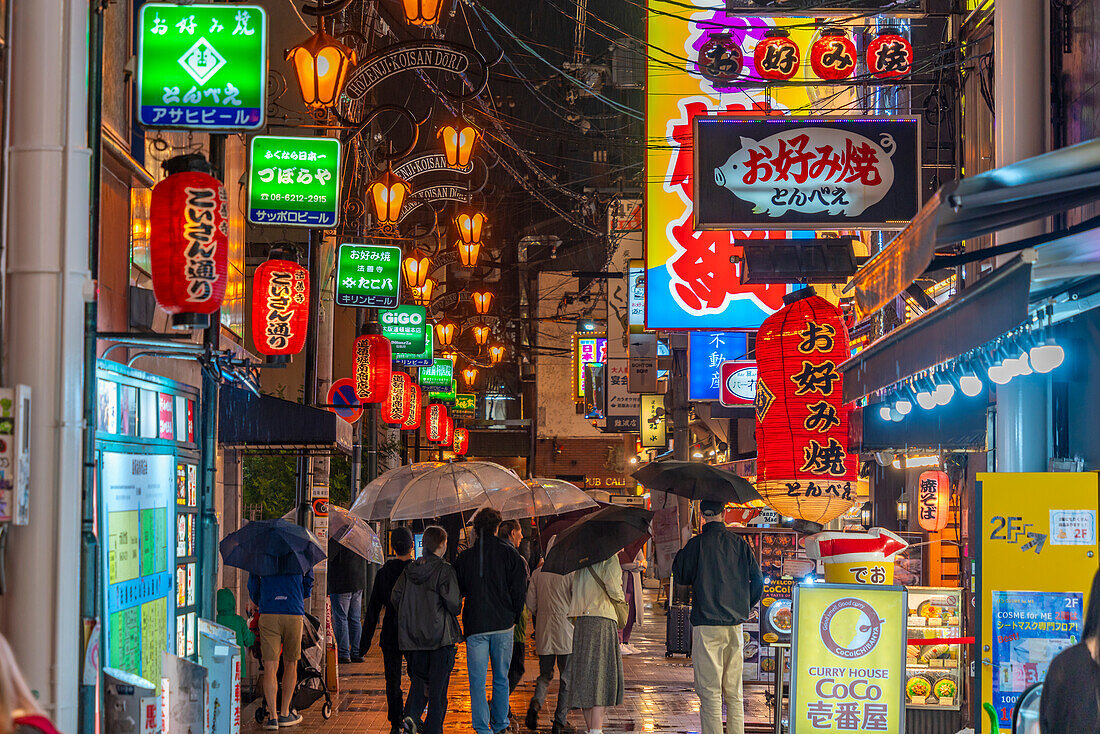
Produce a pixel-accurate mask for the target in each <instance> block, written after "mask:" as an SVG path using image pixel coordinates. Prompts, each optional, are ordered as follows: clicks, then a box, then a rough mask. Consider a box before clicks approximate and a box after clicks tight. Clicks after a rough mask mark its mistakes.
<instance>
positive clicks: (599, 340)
mask: <svg viewBox="0 0 1100 734" xmlns="http://www.w3.org/2000/svg"><path fill="white" fill-rule="evenodd" d="M606 363H607V337H606V335H604V334H597V333H595V332H593V333H591V334H574V335H573V373H572V374H573V401H574V402H576V403H584V402H585V396H586V395H590V393H591V391H592V388H593V387H594V386H595V381H596V379H597V378H596V375H595V374H594V373H593V372H592V370H588V371H587V375H588V376H587V382H586V367H587V366H588V365H600V366H603V365H604V364H606ZM601 377H602V375H601ZM601 409H602V407H601Z"/></svg>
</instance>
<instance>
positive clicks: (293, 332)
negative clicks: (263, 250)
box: [252, 258, 309, 356]
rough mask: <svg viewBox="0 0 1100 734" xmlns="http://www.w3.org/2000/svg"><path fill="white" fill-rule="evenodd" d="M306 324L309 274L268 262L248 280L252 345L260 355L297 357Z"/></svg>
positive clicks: (281, 262)
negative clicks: (250, 293) (250, 291)
mask: <svg viewBox="0 0 1100 734" xmlns="http://www.w3.org/2000/svg"><path fill="white" fill-rule="evenodd" d="M308 324H309V271H308V270H306V269H305V268H304V267H302V266H301V265H299V264H298V263H296V262H293V261H291V260H282V259H278V258H272V259H271V260H266V261H264V262H262V263H260V265H259V267H257V268H256V272H255V274H254V275H253V276H252V341H253V343H255V345H256V351H258V352H259V353H260V354H268V355H272V356H284V355H289V354H298V353H299V352H301V351H302V348H303V347H304V346H305V343H306V329H307V328H308Z"/></svg>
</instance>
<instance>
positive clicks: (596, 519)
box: [542, 505, 653, 574]
mask: <svg viewBox="0 0 1100 734" xmlns="http://www.w3.org/2000/svg"><path fill="white" fill-rule="evenodd" d="M652 518H653V513H652V512H650V511H649V510H643V509H642V508H640V507H622V506H619V505H610V506H608V507H604V508H603V509H601V510H597V511H596V512H593V513H592V514H591V515H588V516H586V517H584V518H583V519H581V520H579V521H578V522H577V523H576V524H574V525H571V526H569V527H568V528H566V529H565V530H562V531H561V532H560V533H558V539H557V540H556V541H554V547H553V548H551V549H550V551H549V552H548V553H547V554H546V562H545V563H543V565H542V568H543V570H544V571H546V572H547V573H561V574H565V573H570V572H572V571H576V570H577V569H580V568H584V567H585V566H591V565H593V564H595V563H599V562H600V561H605V560H607V559H608V558H611V557H612V556H613V555H615V554H616V553H618V552H619V551H621V550H622V549H623V548H625V547H627V546H628V545H630V544H631V543H633V542H635V541H637V540H639V539H641V538H645V537H647V536H648V535H649V521H650V520H651V519H652Z"/></svg>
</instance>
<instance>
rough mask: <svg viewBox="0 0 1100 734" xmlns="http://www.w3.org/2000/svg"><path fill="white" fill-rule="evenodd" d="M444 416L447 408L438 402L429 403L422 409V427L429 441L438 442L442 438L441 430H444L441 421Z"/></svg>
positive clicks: (445, 416)
mask: <svg viewBox="0 0 1100 734" xmlns="http://www.w3.org/2000/svg"><path fill="white" fill-rule="evenodd" d="M446 418H447V409H446V408H445V407H443V405H442V404H440V403H430V404H429V405H428V407H427V408H425V409H424V429H425V432H426V433H427V434H428V440H429V441H434V442H435V443H439V442H440V441H442V440H443V432H444V431H445V430H446V429H445V428H444V427H443V423H444V421H445V420H446Z"/></svg>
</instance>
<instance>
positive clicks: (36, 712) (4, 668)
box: [0, 635, 57, 734]
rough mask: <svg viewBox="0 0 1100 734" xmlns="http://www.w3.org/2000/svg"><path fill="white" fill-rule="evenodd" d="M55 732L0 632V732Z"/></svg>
mask: <svg viewBox="0 0 1100 734" xmlns="http://www.w3.org/2000/svg"><path fill="white" fill-rule="evenodd" d="M13 732H20V734H39V733H41V734H57V729H55V728H54V726H53V724H52V723H50V720H49V719H48V718H47V717H46V714H45V713H43V712H42V709H40V708H39V707H38V704H37V703H36V702H35V700H34V694H33V693H31V689H30V686H28V685H27V682H26V681H25V680H23V673H22V672H20V670H19V665H18V664H17V663H16V662H15V655H14V654H13V653H12V651H11V646H10V645H8V641H7V639H6V638H5V637H4V636H3V635H0V734H12V733H13Z"/></svg>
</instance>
